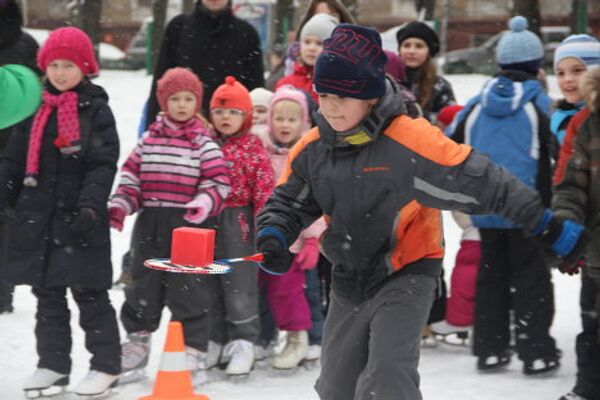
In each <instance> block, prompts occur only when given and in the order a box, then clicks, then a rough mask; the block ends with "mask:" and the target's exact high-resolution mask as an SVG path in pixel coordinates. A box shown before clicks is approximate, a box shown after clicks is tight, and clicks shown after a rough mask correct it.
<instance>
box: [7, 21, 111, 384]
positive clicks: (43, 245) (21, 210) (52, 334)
mask: <svg viewBox="0 0 600 400" xmlns="http://www.w3.org/2000/svg"><path fill="white" fill-rule="evenodd" d="M37 61H38V66H39V67H40V69H41V70H42V71H44V72H45V74H46V77H47V82H46V87H45V90H44V93H43V95H42V105H41V107H40V108H39V109H38V110H37V112H36V114H35V116H34V117H33V118H30V119H28V120H26V121H25V122H24V123H22V124H21V125H20V126H17V127H16V128H15V129H16V131H15V133H14V134H13V135H12V136H11V138H10V141H9V143H8V145H7V148H6V152H5V157H4V158H3V161H2V167H1V170H0V207H1V208H2V210H3V212H4V215H7V214H6V212H7V209H12V211H13V212H12V213H11V214H12V215H13V216H12V217H10V218H6V220H5V221H6V224H7V225H8V235H7V253H6V262H7V264H8V265H10V266H11V268H10V269H8V268H7V269H6V272H7V275H8V276H7V279H8V280H9V281H10V282H12V283H15V284H28V285H31V286H32V287H33V289H32V291H33V294H34V295H35V296H36V297H37V299H38V304H37V313H36V326H35V336H36V342H37V350H38V355H39V362H38V369H37V370H36V371H35V373H34V374H33V376H31V377H30V378H29V379H27V380H26V381H25V384H24V385H23V389H24V390H25V391H26V392H32V393H33V392H38V394H40V393H41V394H42V395H43V394H44V393H45V392H46V390H51V389H52V386H59V387H61V388H64V387H66V385H68V383H69V374H70V372H71V358H70V353H71V344H72V338H71V327H70V322H71V318H70V311H69V308H68V306H67V298H66V292H67V289H70V290H71V294H72V295H73V299H74V300H75V302H76V303H77V306H78V307H79V312H80V325H81V327H82V328H83V330H84V331H85V337H86V348H87V350H88V351H89V352H90V353H92V358H91V360H90V371H89V373H88V374H87V375H86V376H85V378H84V379H83V380H82V381H81V383H79V385H77V386H76V387H75V388H74V392H75V393H77V394H80V395H97V394H102V393H104V392H105V391H107V390H108V389H109V387H110V386H112V385H114V384H115V382H116V380H117V379H118V377H119V372H120V369H121V360H120V355H121V346H120V344H119V331H118V327H117V319H116V316H115V311H114V309H113V307H112V305H111V303H110V299H109V296H108V289H109V288H110V286H111V280H112V266H111V261H110V235H109V227H108V214H107V210H106V202H107V200H108V196H109V194H110V188H111V186H112V183H113V179H114V176H115V172H116V169H117V160H118V158H119V138H118V135H117V130H116V127H115V121H114V118H113V115H112V112H111V110H110V107H109V106H108V103H107V102H108V96H107V95H106V92H105V91H104V89H102V88H101V87H100V86H96V85H94V84H92V83H91V82H90V81H89V79H88V78H89V77H90V76H94V75H97V74H98V64H97V62H96V59H95V57H94V49H93V47H92V43H91V41H90V39H89V37H88V36H87V35H86V34H85V33H84V32H83V31H81V30H79V29H76V28H61V29H57V30H55V31H53V32H52V33H51V34H50V36H49V37H48V39H47V40H46V42H45V44H44V46H43V47H42V48H41V49H40V51H39V52H38V58H37Z"/></svg>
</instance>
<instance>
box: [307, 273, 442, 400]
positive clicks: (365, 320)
mask: <svg viewBox="0 0 600 400" xmlns="http://www.w3.org/2000/svg"><path fill="white" fill-rule="evenodd" d="M333 280H334V282H335V276H334V277H333ZM435 286H436V282H435V278H433V277H430V276H427V275H408V274H407V275H404V276H398V277H396V278H395V279H393V280H391V281H390V282H388V283H387V284H386V285H385V286H384V287H382V288H381V289H380V290H379V292H377V293H376V294H375V296H374V297H373V298H371V299H369V300H367V301H364V302H362V303H355V302H353V301H351V300H349V299H346V298H343V297H341V296H339V295H338V294H336V292H335V290H332V291H331V303H330V308H329V312H328V315H327V321H326V323H325V329H324V336H323V354H322V358H321V374H320V376H319V379H318V380H317V383H316V385H315V388H316V390H317V392H318V393H319V396H320V398H321V399H322V400H337V399H355V400H366V399H371V398H372V397H373V395H372V394H373V393H377V395H378V397H381V398H385V399H388V398H390V399H391V398H401V399H405V400H413V399H420V398H421V394H420V391H419V375H418V372H417V366H418V362H419V349H420V341H421V327H422V326H423V325H424V324H425V321H426V320H427V315H428V313H429V309H430V307H431V303H432V302H433V293H434V289H435ZM373 371H375V373H373ZM352 382H356V386H355V385H353V384H352Z"/></svg>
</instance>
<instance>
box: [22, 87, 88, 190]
mask: <svg viewBox="0 0 600 400" xmlns="http://www.w3.org/2000/svg"><path fill="white" fill-rule="evenodd" d="M77 103H78V95H77V93H76V92H73V91H67V92H64V93H61V94H59V95H57V96H55V95H53V94H50V93H49V92H48V91H44V93H43V94H42V105H41V106H40V108H39V109H38V111H37V113H36V114H35V117H34V119H33V126H32V127H31V135H30V136H29V147H28V149H27V164H26V168H25V179H24V181H23V184H24V185H25V186H30V187H35V186H37V177H38V175H39V172H40V150H41V147H42V139H43V138H44V131H45V129H46V124H47V123H48V118H50V115H51V114H52V112H53V111H54V109H57V110H58V111H57V125H58V126H57V128H58V135H57V137H56V139H54V146H56V148H57V149H59V150H60V152H61V153H62V154H65V155H68V154H75V153H77V152H79V151H81V143H80V140H79V139H80V136H79V134H80V132H79V116H78V113H77Z"/></svg>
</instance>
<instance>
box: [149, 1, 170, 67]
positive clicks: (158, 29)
mask: <svg viewBox="0 0 600 400" xmlns="http://www.w3.org/2000/svg"><path fill="white" fill-rule="evenodd" d="M168 6H169V0H155V1H154V4H153V5H152V18H153V23H152V70H154V64H155V63H156V59H157V58H158V52H159V51H160V44H161V42H162V37H163V33H164V31H165V23H166V20H167V7H168Z"/></svg>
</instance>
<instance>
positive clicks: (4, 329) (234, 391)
mask: <svg viewBox="0 0 600 400" xmlns="http://www.w3.org/2000/svg"><path fill="white" fill-rule="evenodd" d="M485 79H486V78H485V77H483V76H478V75H454V76H449V80H450V82H451V83H452V85H453V87H454V90H455V93H456V95H457V97H458V101H459V102H460V103H464V102H465V101H466V100H467V99H468V98H469V97H470V96H472V95H474V94H475V93H477V91H478V90H479V88H480V87H481V85H482V83H483V82H484V80H485ZM97 82H98V83H99V84H100V85H102V86H104V87H105V88H106V89H107V91H108V92H109V94H110V97H111V106H112V109H113V111H114V113H115V116H116V119H117V127H118V129H119V132H120V136H121V160H123V159H124V158H125V157H126V156H127V154H128V153H129V151H130V150H131V149H132V147H133V145H134V143H135V141H136V131H137V125H138V122H139V115H140V112H141V110H142V107H143V103H144V101H145V99H146V97H147V95H148V92H149V87H150V77H148V76H146V75H145V74H144V73H143V72H141V71H140V72H119V71H104V72H102V75H101V77H100V78H98V80H97ZM549 83H550V84H549V86H550V92H551V94H552V95H553V96H558V95H559V93H558V91H557V88H556V82H555V80H554V79H553V77H550V82H549ZM132 222H133V221H132V218H128V220H127V223H126V226H125V229H124V231H123V232H122V233H119V232H114V231H113V232H112V239H113V263H114V265H115V276H116V275H118V272H119V266H120V259H121V256H122V254H123V253H124V252H125V251H126V250H127V249H128V247H129V236H130V233H131V228H132V226H133V224H132ZM445 230H446V233H447V239H446V240H447V248H448V255H447V258H446V266H447V273H448V274H449V271H450V270H451V266H452V263H453V259H454V255H455V253H456V250H457V246H458V240H459V238H460V231H459V229H458V228H457V227H456V225H454V223H453V222H452V220H451V219H450V218H446V219H445ZM554 282H555V288H556V300H555V302H556V309H557V311H556V317H555V321H554V326H553V328H552V334H553V335H554V337H555V338H556V339H557V341H558V345H559V347H560V348H561V349H562V350H563V352H564V357H563V359H562V364H563V365H562V367H561V369H560V370H559V371H558V372H557V373H556V374H555V375H553V376H550V377H540V378H526V377H525V376H524V375H523V374H522V373H521V368H522V364H521V362H519V361H518V360H513V363H512V364H511V365H510V367H509V368H508V370H507V371H505V372H502V373H499V374H479V373H477V372H476V369H475V358H474V357H473V356H472V355H471V354H470V351H469V350H468V349H467V348H463V347H452V346H448V345H443V344H440V345H439V346H438V347H436V348H427V349H423V351H422V356H421V368H420V371H421V387H422V390H423V396H424V398H425V399H427V400H448V399H463V400H506V399H510V400H554V399H558V397H560V395H562V394H564V393H565V392H567V391H568V390H570V389H571V387H572V385H573V383H574V376H575V355H574V339H575V336H576V334H577V333H578V332H579V330H580V319H579V305H578V296H579V285H580V283H579V278H577V277H568V276H562V275H560V274H555V275H554ZM110 295H111V298H112V301H113V304H114V305H115V307H116V308H117V310H118V309H119V307H120V306H121V304H122V302H123V292H122V291H120V290H112V291H111V292H110ZM70 304H71V310H72V327H73V337H74V345H73V352H72V356H73V373H72V375H71V382H72V383H76V382H77V381H78V380H79V379H81V378H82V377H83V375H85V373H86V372H87V368H88V359H89V354H88V353H87V351H86V350H85V348H84V345H83V332H82V330H81V328H79V326H78V312H77V307H76V306H75V305H74V303H73V302H71V303H70ZM35 307H36V303H35V299H34V297H33V296H32V295H31V293H30V291H29V288H28V287H24V286H21V287H18V288H17V289H16V293H15V312H14V314H10V315H0V400H15V399H20V398H23V394H22V391H21V389H20V388H21V384H22V382H23V380H24V379H25V378H26V377H27V376H28V375H29V374H30V373H32V372H33V370H34V368H35V366H36V362H37V355H36V352H35V339H34V334H33V330H34V317H35ZM168 318H169V316H168V312H167V311H165V314H164V318H163V324H162V326H161V329H160V330H159V331H158V332H157V333H156V334H155V335H154V338H153V339H154V341H153V353H152V357H151V360H150V367H149V371H148V372H149V375H150V376H151V377H154V376H155V374H156V370H157V368H158V364H159V357H160V353H161V351H162V347H163V342H164V336H165V333H166V329H165V326H166V322H167V320H168ZM399 318H401V316H399ZM317 375H318V371H316V370H313V371H306V370H300V371H298V372H297V373H295V374H293V375H288V376H281V375H278V374H276V373H274V372H273V371H272V370H270V369H269V368H267V367H266V366H259V367H258V368H257V370H255V371H254V372H253V374H252V376H251V378H250V379H249V380H248V381H246V382H243V383H231V382H226V381H220V382H213V383H210V384H207V385H206V386H204V387H203V388H201V390H199V392H200V393H202V394H205V395H207V396H208V397H209V398H210V399H212V400H234V399H235V400H258V399H260V400H314V399H317V395H316V394H315V392H314V390H313V388H312V386H313V384H314V382H315V379H316V378H317ZM151 391H152V381H150V382H147V383H144V384H133V385H130V386H128V387H123V388H119V389H118V393H117V395H116V396H114V397H113V398H114V399H115V400H132V399H137V398H138V397H141V396H144V395H149V394H150V393H151ZM67 397H68V396H67ZM72 398H76V397H75V396H73V397H72ZM348 400H350V399H348Z"/></svg>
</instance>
